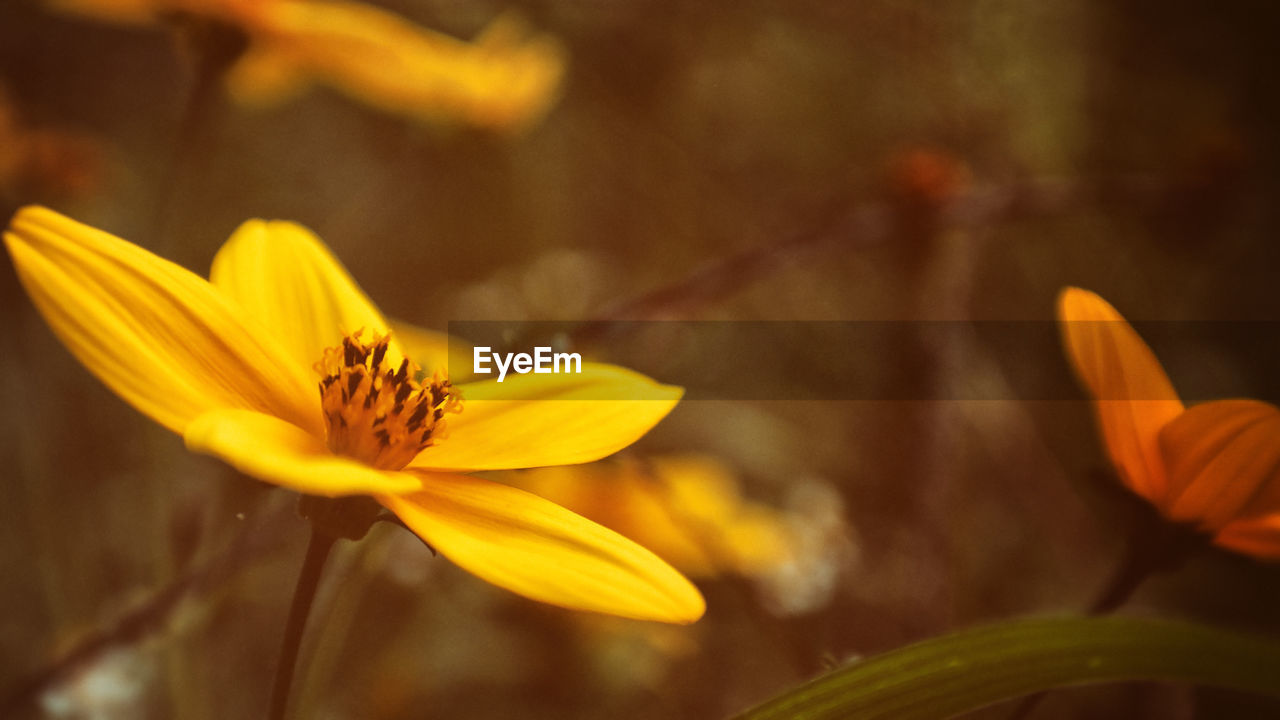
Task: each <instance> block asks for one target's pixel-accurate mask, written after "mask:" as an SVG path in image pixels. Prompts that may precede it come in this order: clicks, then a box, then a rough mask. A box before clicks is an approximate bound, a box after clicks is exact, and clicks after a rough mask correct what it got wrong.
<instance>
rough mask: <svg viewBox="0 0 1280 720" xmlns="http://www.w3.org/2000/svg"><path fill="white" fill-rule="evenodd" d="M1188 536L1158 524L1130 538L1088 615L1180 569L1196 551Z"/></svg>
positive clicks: (1029, 705) (1029, 704)
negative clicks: (1156, 577) (1165, 572)
mask: <svg viewBox="0 0 1280 720" xmlns="http://www.w3.org/2000/svg"><path fill="white" fill-rule="evenodd" d="M1194 537H1195V536H1193V535H1192V534H1191V533H1189V532H1188V531H1187V530H1185V529H1183V528H1179V527H1177V526H1173V525H1170V524H1168V523H1163V522H1158V524H1156V525H1155V526H1154V527H1148V528H1146V531H1144V530H1138V531H1137V532H1134V533H1132V534H1131V535H1130V537H1129V541H1128V543H1126V547H1125V553H1124V556H1123V557H1122V558H1121V560H1120V564H1118V565H1116V569H1115V571H1114V572H1112V574H1111V577H1110V578H1109V579H1108V580H1107V582H1106V583H1105V584H1104V585H1103V586H1102V591H1101V592H1099V593H1098V596H1097V597H1096V598H1095V599H1094V601H1093V602H1092V603H1090V604H1089V609H1088V611H1087V614H1088V615H1091V616H1097V615H1107V614H1109V613H1110V612H1111V611H1113V610H1115V609H1116V608H1119V607H1120V606H1121V605H1124V604H1125V603H1126V602H1128V601H1129V598H1131V597H1133V593H1134V592H1135V591H1136V590H1137V589H1138V588H1139V587H1141V585H1142V583H1143V582H1145V581H1146V579H1147V578H1149V577H1151V576H1152V575H1154V574H1155V573H1157V572H1160V571H1162V570H1168V569H1170V568H1173V567H1176V566H1177V565H1180V564H1181V563H1182V562H1183V561H1185V560H1186V558H1187V556H1188V555H1190V554H1191V552H1192V551H1193V550H1194V549H1195V548H1196V547H1197V543H1195V542H1194ZM1047 694H1048V692H1047V691H1046V692H1038V693H1036V694H1034V695H1028V696H1027V697H1025V698H1023V699H1022V702H1020V703H1018V706H1017V707H1015V708H1014V709H1013V712H1012V713H1011V714H1010V715H1009V720H1025V718H1027V717H1029V716H1030V715H1031V713H1032V712H1034V711H1035V709H1036V708H1037V707H1038V706H1039V705H1040V702H1041V701H1043V700H1044V698H1045V695H1047Z"/></svg>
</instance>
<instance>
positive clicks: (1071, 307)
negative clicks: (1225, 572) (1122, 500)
mask: <svg viewBox="0 0 1280 720" xmlns="http://www.w3.org/2000/svg"><path fill="white" fill-rule="evenodd" d="M1058 318H1059V320H1060V321H1061V323H1062V328H1063V338H1064V341H1065V344H1066V347H1067V354H1068V356H1069V358H1070V359H1071V363H1072V365H1073V366H1074V367H1075V370H1076V373H1077V374H1078V375H1079V376H1080V379H1081V380H1082V381H1083V382H1084V384H1085V385H1086V387H1087V388H1088V390H1089V393H1090V395H1092V396H1093V405H1094V409H1095V411H1096V414H1097V417H1098V425H1099V428H1100V430H1101V432H1102V439H1103V442H1104V444H1105V445H1106V449H1107V454H1108V455H1109V457H1110V459H1111V462H1112V464H1114V465H1115V467H1116V469H1117V471H1118V472H1119V474H1120V478H1121V480H1122V481H1123V482H1124V484H1125V485H1126V486H1127V487H1128V488H1129V489H1130V490H1132V491H1133V492H1135V493H1137V494H1138V495H1140V496H1142V497H1143V498H1145V499H1146V500H1148V501H1149V502H1151V503H1152V504H1153V505H1155V506H1156V508H1157V509H1158V510H1159V511H1160V513H1161V514H1162V515H1164V516H1165V517H1166V518H1168V519H1170V520H1172V521H1173V522H1177V523H1186V524H1189V525H1193V526H1195V527H1196V528H1197V529H1198V530H1200V531H1202V532H1204V533H1207V534H1208V535H1210V536H1211V537H1212V539H1213V542H1214V543H1215V544H1217V545H1219V546H1221V547H1224V548H1227V549H1229V550H1233V551H1236V552H1240V553H1244V554H1247V555H1252V556H1255V557H1259V558H1265V559H1271V560H1280V477H1278V474H1280V409H1277V408H1276V407H1275V406H1273V405H1270V404H1267V403H1264V402H1259V401H1257V400H1217V401H1214V402H1208V403H1203V404H1200V405H1196V406H1194V407H1192V408H1189V409H1187V408H1184V406H1183V404H1182V401H1181V400H1180V399H1179V398H1178V394H1177V393H1176V392H1175V391H1174V389H1173V385H1172V384H1171V383H1170V382H1169V378H1168V376H1166V375H1165V372H1164V369H1163V368H1162V367H1161V366H1160V362H1159V361H1158V360H1156V357H1155V355H1154V354H1153V353H1152V352H1151V349H1150V348H1149V347H1147V345H1146V343H1144V342H1143V341H1142V338H1140V337H1139V336H1138V334H1137V332H1135V331H1134V329H1133V328H1132V327H1131V326H1130V325H1129V323H1128V322H1126V321H1125V319H1124V317H1122V316H1121V315H1120V313H1118V312H1116V310H1115V308H1113V307H1111V305H1110V304H1108V303H1107V301H1105V300H1103V299H1102V298H1100V297H1098V296H1097V295H1095V294H1093V293H1091V292H1088V291H1086V290H1081V289H1079V288H1067V289H1066V290H1064V291H1063V292H1062V294H1061V295H1060V296H1059V298H1058Z"/></svg>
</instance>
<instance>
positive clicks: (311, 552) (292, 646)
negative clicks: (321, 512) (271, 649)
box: [267, 529, 337, 720]
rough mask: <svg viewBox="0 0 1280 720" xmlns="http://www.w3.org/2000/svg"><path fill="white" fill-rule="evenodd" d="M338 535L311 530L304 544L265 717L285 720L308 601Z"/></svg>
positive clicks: (305, 620) (308, 605) (313, 597)
mask: <svg viewBox="0 0 1280 720" xmlns="http://www.w3.org/2000/svg"><path fill="white" fill-rule="evenodd" d="M336 541H337V538H336V537H334V536H332V535H329V534H327V533H323V532H320V531H319V530H318V529H312V531H311V540H310V541H309V542H308V543H307V556H306V559H304V560H303V561H302V571H301V572H300V573H299V574H298V584H297V585H295V586H294V588H293V603H292V604H291V605H290V606H289V619H288V620H287V621H286V622H285V626H284V640H283V642H282V643H281V645H280V660H279V664H277V665H276V679H275V683H274V685H273V686H272V688H271V709H270V711H269V712H268V713H267V718H268V720H284V717H285V710H286V709H287V708H288V705H289V688H290V687H291V686H292V685H293V672H294V670H295V668H296V666H297V664H298V649H299V647H300V646H301V645H302V631H303V630H305V629H306V626H307V616H308V615H310V614H311V604H312V601H314V600H315V597H316V590H317V589H318V588H319V587H320V576H321V575H322V574H323V572H324V563H325V560H326V559H328V557H329V551H330V550H332V549H333V543H334V542H336Z"/></svg>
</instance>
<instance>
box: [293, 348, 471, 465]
mask: <svg viewBox="0 0 1280 720" xmlns="http://www.w3.org/2000/svg"><path fill="white" fill-rule="evenodd" d="M361 333H362V331H361V330H357V331H356V332H354V333H352V334H350V335H347V336H346V337H344V338H343V339H342V345H341V346H339V347H331V348H326V349H325V351H324V356H323V357H322V358H321V359H320V361H319V362H318V363H316V365H315V368H316V372H318V373H320V375H321V377H322V378H323V379H322V380H321V381H320V407H321V409H322V410H323V412H324V417H325V423H326V425H327V435H328V443H329V449H330V450H332V451H333V452H335V453H338V454H340V455H346V456H348V457H352V458H356V459H357V460H361V461H364V462H366V463H368V464H370V465H372V466H373V467H376V468H379V469H382V470H399V469H400V468H402V467H404V466H405V465H406V464H408V462H409V461H410V460H412V459H413V458H414V456H416V455H417V454H418V453H419V452H421V451H422V449H423V448H426V447H429V446H430V445H432V444H433V443H434V441H436V440H439V439H441V438H442V437H443V433H444V429H445V428H444V426H445V417H444V416H445V414H446V413H456V412H461V411H462V397H461V396H460V395H459V393H458V391H457V390H456V389H454V387H453V386H452V384H450V382H449V380H448V379H447V378H445V377H444V375H443V374H442V373H440V372H438V371H437V372H436V373H435V374H434V375H433V376H432V377H431V378H429V379H427V378H424V379H423V380H422V381H421V382H420V381H418V380H417V379H416V375H417V374H418V372H419V368H418V366H417V365H415V364H414V363H412V362H410V361H409V359H408V358H404V359H403V360H401V361H400V364H399V366H396V367H393V366H392V365H391V364H390V363H389V362H388V361H387V348H388V346H389V345H390V342H391V336H390V335H379V334H377V333H373V339H372V341H371V342H369V343H365V342H363V341H362V340H361V339H360V335H361Z"/></svg>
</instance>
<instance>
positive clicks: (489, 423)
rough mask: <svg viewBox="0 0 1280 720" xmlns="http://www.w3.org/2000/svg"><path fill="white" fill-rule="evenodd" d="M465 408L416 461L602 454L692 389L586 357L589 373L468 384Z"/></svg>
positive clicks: (469, 466) (434, 466) (540, 459)
mask: <svg viewBox="0 0 1280 720" xmlns="http://www.w3.org/2000/svg"><path fill="white" fill-rule="evenodd" d="M459 389H460V390H461V391H462V397H463V403H462V412H461V413H460V414H458V415H451V416H449V417H448V426H447V434H446V435H445V437H444V438H443V439H441V441H440V442H439V443H438V444H437V445H433V446H431V447H429V448H427V449H425V450H423V451H422V452H421V453H419V454H418V457H416V458H414V460H413V461H412V462H410V463H409V465H410V466H412V467H421V468H426V469H430V470H509V469H515V468H525V467H541V466H544V465H573V464H577V463H584V462H591V461H592V460H599V459H600V458H602V457H605V456H606V455H612V454H613V453H615V452H617V451H619V450H621V449H622V448H624V447H626V446H628V445H630V444H631V443H633V442H635V441H636V440H638V439H639V438H640V436H642V435H644V434H645V433H646V432H648V431H649V429H650V428H652V427H653V426H654V425H656V424H658V421H659V420H661V419H662V418H664V417H666V415H667V413H669V412H671V409H672V408H673V407H675V405H676V403H677V402H678V401H679V400H680V397H681V395H683V394H684V390H682V389H681V388H678V387H672V386H670V385H660V384H658V383H656V382H654V381H653V380H651V379H650V378H647V377H645V376H644V375H640V374H639V373H635V372H632V371H630V370H626V369H624V368H620V367H615V366H613V365H601V364H595V363H584V364H583V365H582V372H581V373H560V374H552V375H535V374H527V375H508V376H507V377H506V379H505V381H504V382H501V383H499V382H498V381H497V380H486V381H484V382H477V383H468V384H465V385H460V386H459Z"/></svg>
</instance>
